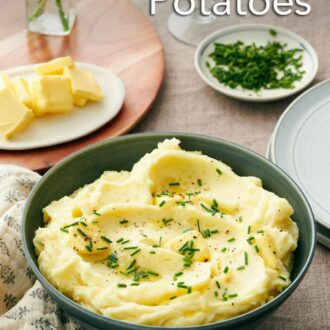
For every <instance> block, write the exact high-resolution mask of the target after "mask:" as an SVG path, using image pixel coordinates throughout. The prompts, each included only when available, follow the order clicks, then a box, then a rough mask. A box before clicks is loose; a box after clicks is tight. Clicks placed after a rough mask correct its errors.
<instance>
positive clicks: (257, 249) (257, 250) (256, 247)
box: [254, 245, 260, 253]
mask: <svg viewBox="0 0 330 330" xmlns="http://www.w3.org/2000/svg"><path fill="white" fill-rule="evenodd" d="M254 249H255V250H256V252H257V253H259V252H260V249H259V247H258V245H255V246H254Z"/></svg>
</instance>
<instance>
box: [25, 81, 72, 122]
mask: <svg viewBox="0 0 330 330" xmlns="http://www.w3.org/2000/svg"><path fill="white" fill-rule="evenodd" d="M31 94H32V98H33V104H34V109H33V110H34V113H35V115H37V116H42V115H44V114H45V113H49V112H69V111H71V110H72V109H73V97H72V94H71V86H70V79H69V78H67V77H63V76H41V77H37V78H35V79H34V80H33V81H32V84H31Z"/></svg>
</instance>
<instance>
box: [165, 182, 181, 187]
mask: <svg viewBox="0 0 330 330" xmlns="http://www.w3.org/2000/svg"><path fill="white" fill-rule="evenodd" d="M168 185H169V186H170V187H175V186H180V182H171V183H169V184H168Z"/></svg>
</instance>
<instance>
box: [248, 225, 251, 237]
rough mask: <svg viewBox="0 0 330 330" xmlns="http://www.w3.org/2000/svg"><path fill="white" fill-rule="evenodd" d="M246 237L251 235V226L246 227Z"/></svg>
mask: <svg viewBox="0 0 330 330" xmlns="http://www.w3.org/2000/svg"><path fill="white" fill-rule="evenodd" d="M247 233H248V235H250V234H251V226H249V227H248V231H247Z"/></svg>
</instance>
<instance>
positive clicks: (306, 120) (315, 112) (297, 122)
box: [266, 80, 330, 248]
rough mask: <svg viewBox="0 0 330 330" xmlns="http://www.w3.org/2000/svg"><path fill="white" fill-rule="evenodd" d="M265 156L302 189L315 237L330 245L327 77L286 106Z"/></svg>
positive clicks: (329, 101)
mask: <svg viewBox="0 0 330 330" xmlns="http://www.w3.org/2000/svg"><path fill="white" fill-rule="evenodd" d="M266 156H267V157H268V158H269V159H270V160H271V161H273V162H274V163H275V164H277V165H278V166H279V167H281V168H282V169H283V170H284V171H286V172H287V173H288V174H289V175H290V176H291V177H292V178H293V179H294V180H295V181H296V182H297V184H298V185H299V186H300V188H301V189H302V190H303V192H304V193H305V195H306V197H307V199H308V200H309V202H310V204H311V207H312V209H313V212H314V215H315V220H316V223H317V230H318V240H319V242H320V243H322V244H324V245H325V246H327V247H328V248H330V80H327V81H324V82H322V83H320V84H318V85H316V86H315V87H313V88H311V89H309V90H308V91H306V92H305V93H304V94H302V95H301V96H300V97H298V98H297V99H296V100H295V101H294V102H293V103H292V104H291V105H290V106H289V107H288V108H287V110H286V111H285V112H284V113H283V115H282V117H281V118H280V120H279V122H278V123H277V125H276V128H275V130H274V132H273V134H272V137H271V139H270V141H269V144H268V149H267V155H266Z"/></svg>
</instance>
